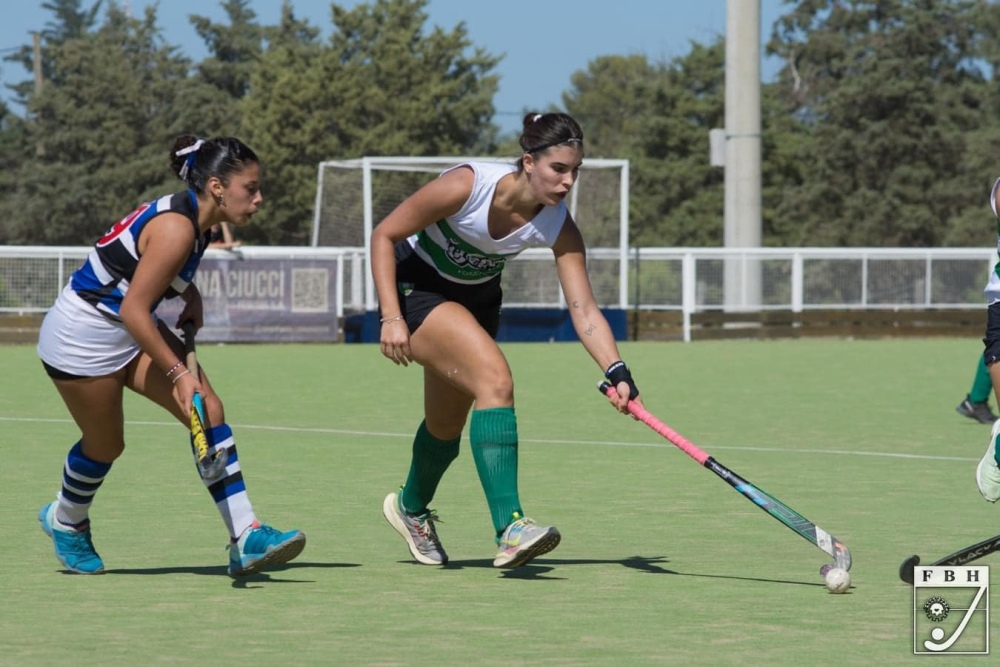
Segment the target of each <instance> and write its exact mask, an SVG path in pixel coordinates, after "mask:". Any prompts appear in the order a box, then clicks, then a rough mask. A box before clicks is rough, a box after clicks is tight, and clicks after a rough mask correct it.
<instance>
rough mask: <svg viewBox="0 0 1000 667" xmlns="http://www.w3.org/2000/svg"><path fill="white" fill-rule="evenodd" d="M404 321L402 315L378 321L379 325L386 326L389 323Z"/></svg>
mask: <svg viewBox="0 0 1000 667" xmlns="http://www.w3.org/2000/svg"><path fill="white" fill-rule="evenodd" d="M402 319H405V318H404V317H403V316H402V315H396V317H383V318H382V319H381V320H379V323H380V324H388V323H389V322H398V321H399V320H402Z"/></svg>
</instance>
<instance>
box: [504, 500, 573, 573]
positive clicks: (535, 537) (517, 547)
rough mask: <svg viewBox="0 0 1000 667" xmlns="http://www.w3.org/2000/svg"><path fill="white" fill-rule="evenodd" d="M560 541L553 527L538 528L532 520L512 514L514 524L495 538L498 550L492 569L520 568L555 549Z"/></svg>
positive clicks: (560, 537)
mask: <svg viewBox="0 0 1000 667" xmlns="http://www.w3.org/2000/svg"><path fill="white" fill-rule="evenodd" d="M561 539H562V536H561V535H560V534H559V530H558V529H557V528H556V527H555V526H539V525H538V524H537V523H535V522H534V521H533V520H532V519H529V518H528V517H522V516H521V515H520V514H518V513H517V512H514V522H513V523H511V524H510V525H509V526H507V528H506V529H505V530H504V531H503V535H502V536H500V537H499V538H497V546H498V547H499V548H500V550H499V551H498V552H497V555H496V558H494V559H493V567H502V568H515V567H521V566H522V565H525V564H527V563H528V562H529V561H531V560H533V559H535V558H537V557H539V556H541V555H542V554H547V553H548V552H550V551H552V550H553V549H555V548H556V547H557V546H559V540H561Z"/></svg>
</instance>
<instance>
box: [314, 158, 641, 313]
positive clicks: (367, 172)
mask: <svg viewBox="0 0 1000 667" xmlns="http://www.w3.org/2000/svg"><path fill="white" fill-rule="evenodd" d="M508 161H511V158H503V159H498V158H491V157H364V158H359V159H354V160H331V161H326V162H321V163H320V164H319V168H318V173H317V187H316V206H315V214H314V218H313V228H312V245H313V246H316V247H319V246H336V247H355V248H359V247H363V248H364V249H365V257H366V258H367V257H368V256H369V251H370V247H369V245H370V238H371V232H372V228H373V226H374V225H376V224H378V223H379V221H381V220H382V218H384V217H385V216H387V215H388V214H389V213H390V212H392V210H393V209H394V208H395V207H396V206H397V205H398V204H399V203H400V202H402V201H403V200H404V199H405V198H406V197H407V196H409V195H410V194H411V193H413V192H414V191H415V190H417V189H418V188H419V187H420V186H422V185H424V184H425V183H427V182H428V181H430V180H431V179H433V178H435V177H436V176H437V175H438V174H440V173H441V172H442V171H444V170H445V169H447V168H448V167H451V166H454V165H457V164H461V163H463V162H508ZM628 167H629V163H628V160H607V159H587V160H585V161H584V163H583V167H582V169H581V170H580V177H579V179H578V180H577V183H576V185H575V186H574V187H573V189H572V190H571V191H570V198H569V199H568V200H567V205H568V207H569V210H570V212H571V213H572V215H573V219H574V220H576V222H577V224H578V225H579V227H580V231H581V233H582V234H583V238H584V241H585V243H586V244H587V248H588V259H587V269H588V272H589V273H590V279H591V282H592V283H593V286H594V294H595V296H596V297H597V301H598V303H599V304H600V305H601V306H602V307H612V308H625V307H627V303H628V300H627V295H628V181H629V174H628ZM502 280H503V290H504V305H506V306H508V307H538V308H543V307H563V306H565V300H564V298H563V295H562V291H561V289H560V288H559V280H558V278H557V276H556V272H555V270H554V267H553V264H552V253H551V252H550V251H549V250H547V249H539V250H535V249H532V250H528V251H525V252H524V253H522V254H521V255H519V256H518V258H517V259H516V260H514V261H512V262H510V263H509V264H508V265H507V267H506V269H505V270H504V273H503V279H502ZM365 306H366V308H367V309H368V310H375V308H376V307H377V303H376V297H375V286H374V283H373V281H372V278H371V271H370V269H369V268H368V267H366V270H365Z"/></svg>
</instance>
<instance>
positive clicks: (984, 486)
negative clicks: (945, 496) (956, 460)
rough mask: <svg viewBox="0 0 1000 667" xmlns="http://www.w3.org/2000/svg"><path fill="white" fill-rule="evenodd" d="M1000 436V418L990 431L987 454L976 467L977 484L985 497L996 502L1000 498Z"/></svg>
mask: <svg viewBox="0 0 1000 667" xmlns="http://www.w3.org/2000/svg"><path fill="white" fill-rule="evenodd" d="M998 437H1000V419H998V420H997V421H996V422H994V423H993V430H992V431H991V432H990V444H989V445H988V446H987V447H986V454H984V455H983V458H982V460H981V461H980V462H979V467H978V468H976V485H977V486H978V487H979V493H981V494H983V498H986V500H988V501H990V502H991V503H995V502H996V501H997V500H1000V466H998V465H997V438H998Z"/></svg>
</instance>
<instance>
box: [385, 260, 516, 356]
mask: <svg viewBox="0 0 1000 667" xmlns="http://www.w3.org/2000/svg"><path fill="white" fill-rule="evenodd" d="M396 293H397V295H398V296H399V307H400V308H401V309H402V315H403V318H404V319H405V320H406V326H407V327H409V329H410V333H411V334H412V333H413V332H414V331H416V330H417V329H418V328H419V327H420V325H421V324H423V321H424V319H425V318H426V317H427V315H428V313H430V312H431V311H432V310H434V308H435V307H437V306H439V305H441V304H442V303H444V302H445V301H454V302H456V303H460V304H462V305H463V306H465V307H466V308H467V309H468V310H469V312H470V313H472V316H473V317H475V318H476V321H477V322H479V324H480V326H482V327H483V329H485V330H486V332H487V333H488V334H489V335H490V337H492V338H494V339H495V338H496V337H497V331H499V329H500V304H501V302H502V301H503V290H501V289H500V276H496V277H494V278H492V279H490V280H489V281H487V282H485V283H481V284H479V285H463V284H460V283H453V282H451V281H450V280H446V279H445V278H442V277H441V276H440V275H439V274H438V272H437V271H436V270H435V269H434V267H432V266H431V265H429V264H428V263H427V262H425V261H424V260H422V259H421V258H420V256H419V255H417V253H416V252H415V251H414V250H413V248H412V247H410V244H409V243H407V242H406V241H403V242H402V243H398V244H396ZM380 316H383V315H382V314H381V311H380Z"/></svg>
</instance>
